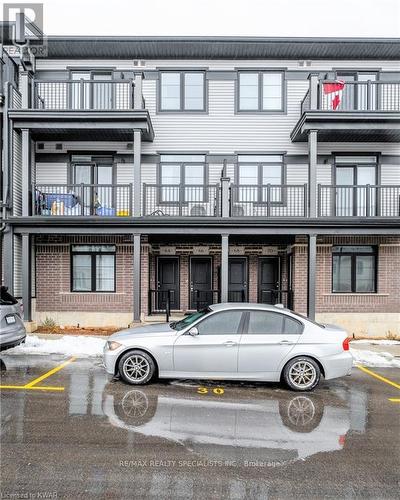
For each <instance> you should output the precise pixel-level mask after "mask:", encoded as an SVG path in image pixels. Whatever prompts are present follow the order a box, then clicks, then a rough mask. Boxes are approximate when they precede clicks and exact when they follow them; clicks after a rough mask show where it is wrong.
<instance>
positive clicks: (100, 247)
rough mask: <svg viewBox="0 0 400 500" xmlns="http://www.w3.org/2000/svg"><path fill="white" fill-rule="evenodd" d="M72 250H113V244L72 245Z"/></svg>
mask: <svg viewBox="0 0 400 500" xmlns="http://www.w3.org/2000/svg"><path fill="white" fill-rule="evenodd" d="M72 251H73V252H115V245H72Z"/></svg>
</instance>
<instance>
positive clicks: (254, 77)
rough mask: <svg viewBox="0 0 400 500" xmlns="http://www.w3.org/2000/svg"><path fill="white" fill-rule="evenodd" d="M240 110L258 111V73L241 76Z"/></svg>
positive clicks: (241, 74) (242, 74)
mask: <svg viewBox="0 0 400 500" xmlns="http://www.w3.org/2000/svg"><path fill="white" fill-rule="evenodd" d="M239 96H240V100H239V108H240V109H241V110H254V109H258V73H240V74H239Z"/></svg>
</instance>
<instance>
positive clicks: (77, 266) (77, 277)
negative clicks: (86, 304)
mask: <svg viewBox="0 0 400 500" xmlns="http://www.w3.org/2000/svg"><path fill="white" fill-rule="evenodd" d="M91 289H92V257H91V256H90V255H74V256H73V258H72V290H74V291H76V292H90V291H91Z"/></svg>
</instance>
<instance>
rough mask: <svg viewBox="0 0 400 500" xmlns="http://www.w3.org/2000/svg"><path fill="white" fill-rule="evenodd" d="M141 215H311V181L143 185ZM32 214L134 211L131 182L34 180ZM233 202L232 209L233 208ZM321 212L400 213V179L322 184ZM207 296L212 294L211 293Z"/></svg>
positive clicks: (114, 214) (321, 214) (351, 214)
mask: <svg viewBox="0 0 400 500" xmlns="http://www.w3.org/2000/svg"><path fill="white" fill-rule="evenodd" d="M142 188H143V189H142V211H141V213H140V215H141V216H147V217H151V216H172V217H221V216H222V210H221V206H222V204H225V206H226V207H227V210H226V212H225V213H229V216H230V217H233V218H241V217H264V218H276V217H308V213H309V212H308V186H307V184H304V185H303V184H299V185H281V186H278V185H266V186H253V185H251V186H248V185H246V186H237V185H232V186H231V187H230V189H229V190H227V195H226V199H225V200H223V199H222V190H221V187H220V185H218V184H210V185H204V186H200V185H196V186H194V185H182V186H177V185H158V184H157V185H155V184H143V185H142ZM32 193H33V196H32V214H33V215H44V216H52V215H54V216H103V217H105V216H108V217H132V216H133V215H134V213H133V185H132V184H33V188H32ZM228 208H229V210H228ZM317 215H318V217H333V218H335V217H400V185H386V186H382V185H364V186H360V185H354V186H345V185H342V186H335V185H333V186H332V185H325V184H319V185H318V186H317ZM207 300H208V299H207Z"/></svg>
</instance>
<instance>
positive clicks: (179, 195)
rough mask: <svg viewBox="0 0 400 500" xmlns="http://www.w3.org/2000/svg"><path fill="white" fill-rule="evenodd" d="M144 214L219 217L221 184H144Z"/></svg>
mask: <svg viewBox="0 0 400 500" xmlns="http://www.w3.org/2000/svg"><path fill="white" fill-rule="evenodd" d="M143 215H161V216H162V215H169V216H172V217H187V216H191V217H218V216H220V215H221V204H220V189H219V185H218V184H207V185H193V184H190V185H189V184H186V185H174V184H163V185H161V184H143Z"/></svg>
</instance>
